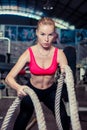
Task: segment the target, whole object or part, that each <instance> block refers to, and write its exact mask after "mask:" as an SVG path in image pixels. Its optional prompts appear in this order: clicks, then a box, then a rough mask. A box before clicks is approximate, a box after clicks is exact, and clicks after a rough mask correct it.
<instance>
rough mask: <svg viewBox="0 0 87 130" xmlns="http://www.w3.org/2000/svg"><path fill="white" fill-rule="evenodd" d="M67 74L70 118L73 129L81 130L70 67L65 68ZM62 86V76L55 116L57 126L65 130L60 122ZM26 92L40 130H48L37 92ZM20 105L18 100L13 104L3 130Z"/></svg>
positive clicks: (2, 129) (29, 90)
mask: <svg viewBox="0 0 87 130" xmlns="http://www.w3.org/2000/svg"><path fill="white" fill-rule="evenodd" d="M65 73H66V79H65V81H66V85H67V90H68V96H69V104H70V114H71V116H70V117H71V124H72V129H73V130H81V125H80V121H79V116H78V109H77V103H76V97H75V90H74V80H73V75H72V71H71V69H70V67H69V66H68V65H67V66H65ZM62 85H63V76H62V74H61V75H60V79H59V81H58V86H57V92H56V99H55V116H56V122H57V126H58V128H59V130H63V128H62V125H61V120H60V97H61V90H62ZM24 91H25V92H26V93H27V94H29V96H30V97H31V99H32V101H33V104H34V107H35V112H36V117H37V122H38V128H39V130H47V128H46V124H45V119H44V115H43V111H42V108H41V105H40V102H39V99H38V97H37V96H36V94H35V92H33V90H32V89H30V88H26V89H25V90H24ZM19 103H20V99H19V98H16V99H15V101H14V102H13V104H12V105H11V106H10V108H9V110H8V112H7V114H6V116H5V119H4V121H3V124H2V127H1V130H6V129H7V126H8V124H9V122H10V119H11V116H12V114H13V112H14V111H15V109H16V107H17V106H18V105H19Z"/></svg>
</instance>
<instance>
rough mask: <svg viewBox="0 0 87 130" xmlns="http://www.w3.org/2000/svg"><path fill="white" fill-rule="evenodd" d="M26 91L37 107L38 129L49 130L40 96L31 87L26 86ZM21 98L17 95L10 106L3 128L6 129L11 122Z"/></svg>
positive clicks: (2, 129)
mask: <svg viewBox="0 0 87 130" xmlns="http://www.w3.org/2000/svg"><path fill="white" fill-rule="evenodd" d="M24 91H25V92H26V93H27V94H28V95H29V96H30V97H31V99H32V102H33V105H34V108H35V112H36V117H37V123H38V129H39V130H47V128H46V124H45V119H44V114H43V111H42V107H41V104H40V102H39V99H38V97H37V96H36V94H35V92H34V91H33V90H32V89H31V88H28V87H26V88H25V89H24ZM20 101H21V100H20V99H19V98H18V97H17V98H16V99H15V101H14V102H13V104H12V105H11V106H10V108H9V109H8V111H7V114H6V116H5V119H4V121H3V124H2V126H1V130H6V129H7V126H8V124H9V122H10V119H11V117H12V115H13V113H14V111H15V109H16V107H17V106H18V105H19V104H20Z"/></svg>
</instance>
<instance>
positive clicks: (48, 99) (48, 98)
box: [43, 89, 56, 115]
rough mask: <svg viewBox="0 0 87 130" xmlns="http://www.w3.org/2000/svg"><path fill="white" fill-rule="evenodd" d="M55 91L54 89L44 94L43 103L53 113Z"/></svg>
mask: <svg viewBox="0 0 87 130" xmlns="http://www.w3.org/2000/svg"><path fill="white" fill-rule="evenodd" d="M55 93H56V89H54V90H52V91H51V92H50V93H48V94H46V95H45V99H44V101H43V102H44V104H45V105H46V106H47V107H48V108H49V109H50V110H51V111H52V112H53V114H54V115H55Z"/></svg>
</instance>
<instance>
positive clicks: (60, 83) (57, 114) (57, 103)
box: [55, 74, 63, 130]
mask: <svg viewBox="0 0 87 130" xmlns="http://www.w3.org/2000/svg"><path fill="white" fill-rule="evenodd" d="M62 86H63V76H62V74H61V75H60V78H59V79H58V84H57V90H56V97H55V118H56V123H57V127H58V129H59V130H63V128H62V124H61V119H60V99H61V91H62Z"/></svg>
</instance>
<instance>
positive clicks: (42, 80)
mask: <svg viewBox="0 0 87 130" xmlns="http://www.w3.org/2000/svg"><path fill="white" fill-rule="evenodd" d="M54 81H55V80H54V75H45V76H44V75H40V76H37V75H33V74H31V78H30V82H31V84H32V85H33V86H34V87H35V88H38V89H47V88H49V87H50V86H51V85H52V84H53V83H54Z"/></svg>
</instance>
